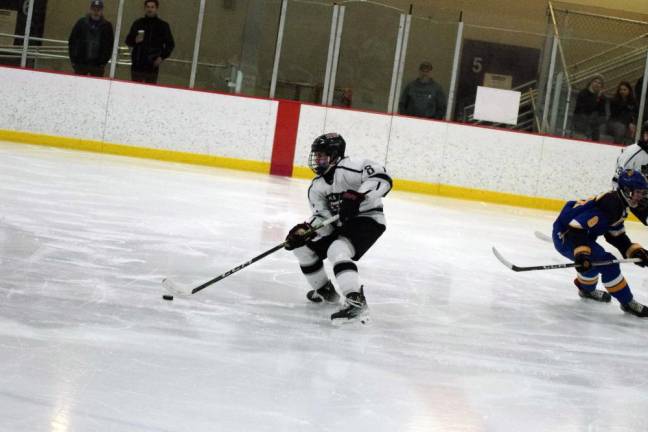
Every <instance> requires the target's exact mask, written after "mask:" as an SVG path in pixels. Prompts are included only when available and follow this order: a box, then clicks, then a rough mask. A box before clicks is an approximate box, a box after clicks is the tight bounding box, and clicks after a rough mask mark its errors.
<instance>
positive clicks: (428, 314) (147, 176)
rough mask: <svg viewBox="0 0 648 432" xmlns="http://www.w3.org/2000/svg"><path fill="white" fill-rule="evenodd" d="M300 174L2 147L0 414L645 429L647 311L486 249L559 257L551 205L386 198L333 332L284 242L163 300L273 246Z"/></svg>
mask: <svg viewBox="0 0 648 432" xmlns="http://www.w3.org/2000/svg"><path fill="white" fill-rule="evenodd" d="M351 154H352V152H351ZM307 187H308V182H307V181H304V180H298V179H289V178H280V177H270V176H266V175H260V174H252V173H243V172H237V171H229V170H220V169H213V168H205V167H195V166H187V165H180V164H171V163H163V162H156V161H147V160H138V159H129V158H123V157H116V156H107V155H100V154H93V153H83V152H72V151H65V150H60V149H52V148H46V147H36V146H26V145H15V144H8V143H0V270H1V271H0V364H1V365H2V367H1V368H0V430H1V431H10V432H21V431H30V432H32V431H51V432H67V431H119V432H126V431H159V432H165V431H273V432H276V431H336V432H338V431H352V432H359V431H376V432H377V431H389V432H393V431H444V432H445V431H527V432H528V431H539V432H540V431H542V432H545V431H552V432H558V431H608V432H609V431H646V430H648V343H647V341H648V320H640V319H637V318H635V317H631V316H628V315H625V314H623V313H622V312H621V311H620V310H619V307H618V304H617V303H616V302H614V301H613V303H610V304H599V303H592V302H588V301H585V300H581V299H580V298H579V297H578V296H577V294H576V290H575V288H574V287H573V285H572V279H573V276H574V275H573V270H553V271H542V272H529V273H514V272H512V271H510V270H508V269H507V268H505V267H504V266H502V265H501V264H500V263H499V262H497V261H496V260H495V258H494V257H493V255H492V253H491V250H490V248H491V246H493V245H495V246H497V247H498V249H499V250H500V251H501V252H502V253H503V254H504V255H505V256H506V257H507V258H509V259H511V260H512V261H514V262H515V263H516V264H519V265H535V264H547V263H548V264H553V263H557V262H562V261H563V259H562V258H561V257H560V256H559V255H558V254H557V253H556V252H555V251H554V250H553V247H552V245H551V244H549V243H545V242H542V241H540V240H538V239H536V238H535V237H534V235H533V232H534V231H535V230H540V231H543V232H546V233H547V234H548V233H549V232H550V227H551V223H552V221H553V216H554V215H553V214H552V213H549V212H542V211H535V210H527V209H520V208H514V207H504V206H496V205H490V204H482V203H478V202H467V201H458V200H451V199H444V198H439V197H432V196H421V195H414V194H405V193H398V192H392V193H391V194H390V195H389V196H388V197H387V198H386V200H385V212H386V216H387V223H388V228H387V231H386V233H385V235H384V236H383V237H382V238H381V239H380V240H379V241H378V243H377V244H376V245H375V246H374V247H373V248H372V249H371V250H370V251H369V252H368V253H367V255H366V256H365V257H364V258H363V259H362V260H361V261H360V263H359V268H360V275H361V277H362V279H363V282H364V283H365V294H366V295H367V300H368V303H369V307H370V312H371V318H372V322H371V324H370V325H367V326H361V325H359V324H358V325H357V326H356V325H349V326H343V327H334V326H332V325H331V324H330V322H329V319H328V316H329V315H330V313H332V312H333V311H334V310H335V307H332V306H320V305H314V304H309V302H308V301H307V300H306V298H305V292H306V289H307V287H306V283H305V281H304V280H303V277H302V275H301V273H300V271H299V267H298V265H297V262H296V259H294V257H293V256H292V255H291V254H290V253H289V252H286V251H279V252H277V253H275V254H273V255H271V256H270V257H268V258H266V259H264V260H262V261H260V262H258V263H256V264H253V265H252V266H250V267H248V268H246V269H244V270H243V271H241V272H239V273H237V274H235V275H233V276H231V277H229V278H227V279H225V280H223V281H221V282H219V283H217V284H216V285H213V286H211V287H209V288H207V289H205V290H204V291H202V292H200V293H198V294H196V295H195V296H192V297H191V298H189V299H179V298H177V299H176V300H175V301H173V302H165V301H163V300H161V298H160V296H161V287H160V281H161V280H162V278H164V277H170V278H172V279H173V280H175V281H176V282H178V283H182V284H189V285H193V284H199V283H201V282H203V281H205V280H208V279H210V278H212V277H214V276H217V275H218V274H220V273H223V272H225V271H226V270H228V269H230V268H232V267H234V266H236V265H238V264H240V263H242V262H244V261H247V260H248V259H249V258H251V257H253V256H255V255H257V254H258V253H260V252H262V251H264V250H266V249H269V248H270V247H272V246H274V245H276V244H277V243H280V242H281V241H283V238H284V236H285V234H286V232H287V231H288V229H289V228H290V227H291V226H292V225H294V224H295V223H298V222H301V221H302V220H304V219H305V218H306V217H307V216H308V213H309V209H308V206H307V202H306V190H307ZM596 192H601V191H592V193H596ZM628 225H629V227H628V232H629V234H630V237H631V238H632V239H633V240H635V241H638V242H642V243H643V244H646V245H648V230H647V229H646V228H644V227H643V226H641V225H639V224H636V223H629V224H628ZM623 268H624V274H625V275H626V277H627V279H628V281H629V283H630V286H631V287H632V288H633V291H634V293H635V297H636V299H637V300H639V301H641V302H644V303H645V302H648V271H646V270H642V269H640V268H638V267H636V266H633V265H626V266H624V267H623Z"/></svg>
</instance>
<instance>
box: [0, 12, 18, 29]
mask: <svg viewBox="0 0 648 432" xmlns="http://www.w3.org/2000/svg"><path fill="white" fill-rule="evenodd" d="M17 16H18V12H16V11H15V10H10V9H0V33H6V34H11V35H12V34H14V33H16V17H17Z"/></svg>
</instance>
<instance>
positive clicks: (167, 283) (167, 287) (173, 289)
mask: <svg viewBox="0 0 648 432" xmlns="http://www.w3.org/2000/svg"><path fill="white" fill-rule="evenodd" d="M338 219H339V216H337V215H336V216H332V217H330V218H328V219H326V220H324V221H323V222H322V223H321V224H319V225H315V226H313V227H312V228H311V229H310V230H308V231H306V233H304V235H305V236H308V235H310V234H312V233H314V232H315V231H317V230H319V229H321V228H324V227H325V226H327V225H330V224H332V223H333V222H335V221H337V220H338ZM286 243H287V242H283V243H281V244H278V245H276V246H275V247H273V248H271V249H268V250H267V251H265V252H263V253H262V254H259V255H257V256H255V257H254V258H252V259H250V260H249V261H246V262H244V263H243V264H241V265H238V266H236V267H234V268H233V269H231V270H228V271H226V272H225V273H223V274H221V275H218V276H216V277H215V278H213V279H210V280H208V281H207V282H205V283H203V284H201V285H198V286H197V287H195V288H191V287H186V286H184V287H183V286H179V285H176V284H175V283H174V282H173V281H171V280H170V279H164V280H163V281H162V287H163V288H164V295H162V298H163V299H165V300H173V296H189V295H192V294H196V293H197V292H198V291H201V290H203V289H205V288H207V287H208V286H210V285H212V284H215V283H216V282H218V281H221V280H223V279H225V278H226V277H228V276H231V275H233V274H234V273H236V272H237V271H239V270H243V269H244V268H245V267H247V266H249V265H250V264H254V263H255V262H257V261H260V260H262V259H263V258H265V257H267V256H268V255H271V254H273V253H275V252H277V251H278V250H280V249H283V248H284V247H285V246H286Z"/></svg>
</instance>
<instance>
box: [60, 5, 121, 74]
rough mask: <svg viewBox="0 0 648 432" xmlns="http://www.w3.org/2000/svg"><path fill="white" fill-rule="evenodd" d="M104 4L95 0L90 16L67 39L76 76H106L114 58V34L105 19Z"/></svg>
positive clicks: (77, 25)
mask: <svg viewBox="0 0 648 432" xmlns="http://www.w3.org/2000/svg"><path fill="white" fill-rule="evenodd" d="M103 10H104V3H103V0H92V1H91V2H90V7H89V10H88V13H87V15H86V16H84V17H83V18H81V19H79V20H78V21H77V23H76V24H75V25H74V27H73V28H72V33H70V37H69V39H68V50H69V55H70V62H71V63H72V67H73V68H74V73H76V74H77V75H90V76H96V77H102V76H104V73H105V71H106V63H108V60H110V57H111V56H112V49H113V42H114V38H115V34H114V32H113V26H112V24H111V23H110V22H109V21H107V20H106V19H105V18H104V16H103Z"/></svg>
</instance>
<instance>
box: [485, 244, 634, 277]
mask: <svg viewBox="0 0 648 432" xmlns="http://www.w3.org/2000/svg"><path fill="white" fill-rule="evenodd" d="M492 249H493V255H495V258H497V259H498V260H499V262H501V263H502V264H504V265H505V266H506V267H508V268H510V269H511V270H513V271H514V272H525V271H533V270H555V269H564V268H571V267H577V264H576V263H573V262H570V263H563V264H547V265H538V266H529V267H521V266H517V265H515V264H513V263H512V262H510V261H509V260H507V259H506V258H504V256H503V255H502V254H501V253H499V251H498V250H497V249H495V247H493V248H492ZM640 261H641V259H639V258H627V259H614V260H609V261H596V262H593V263H592V267H601V266H605V265H609V264H623V263H636V262H640Z"/></svg>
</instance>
